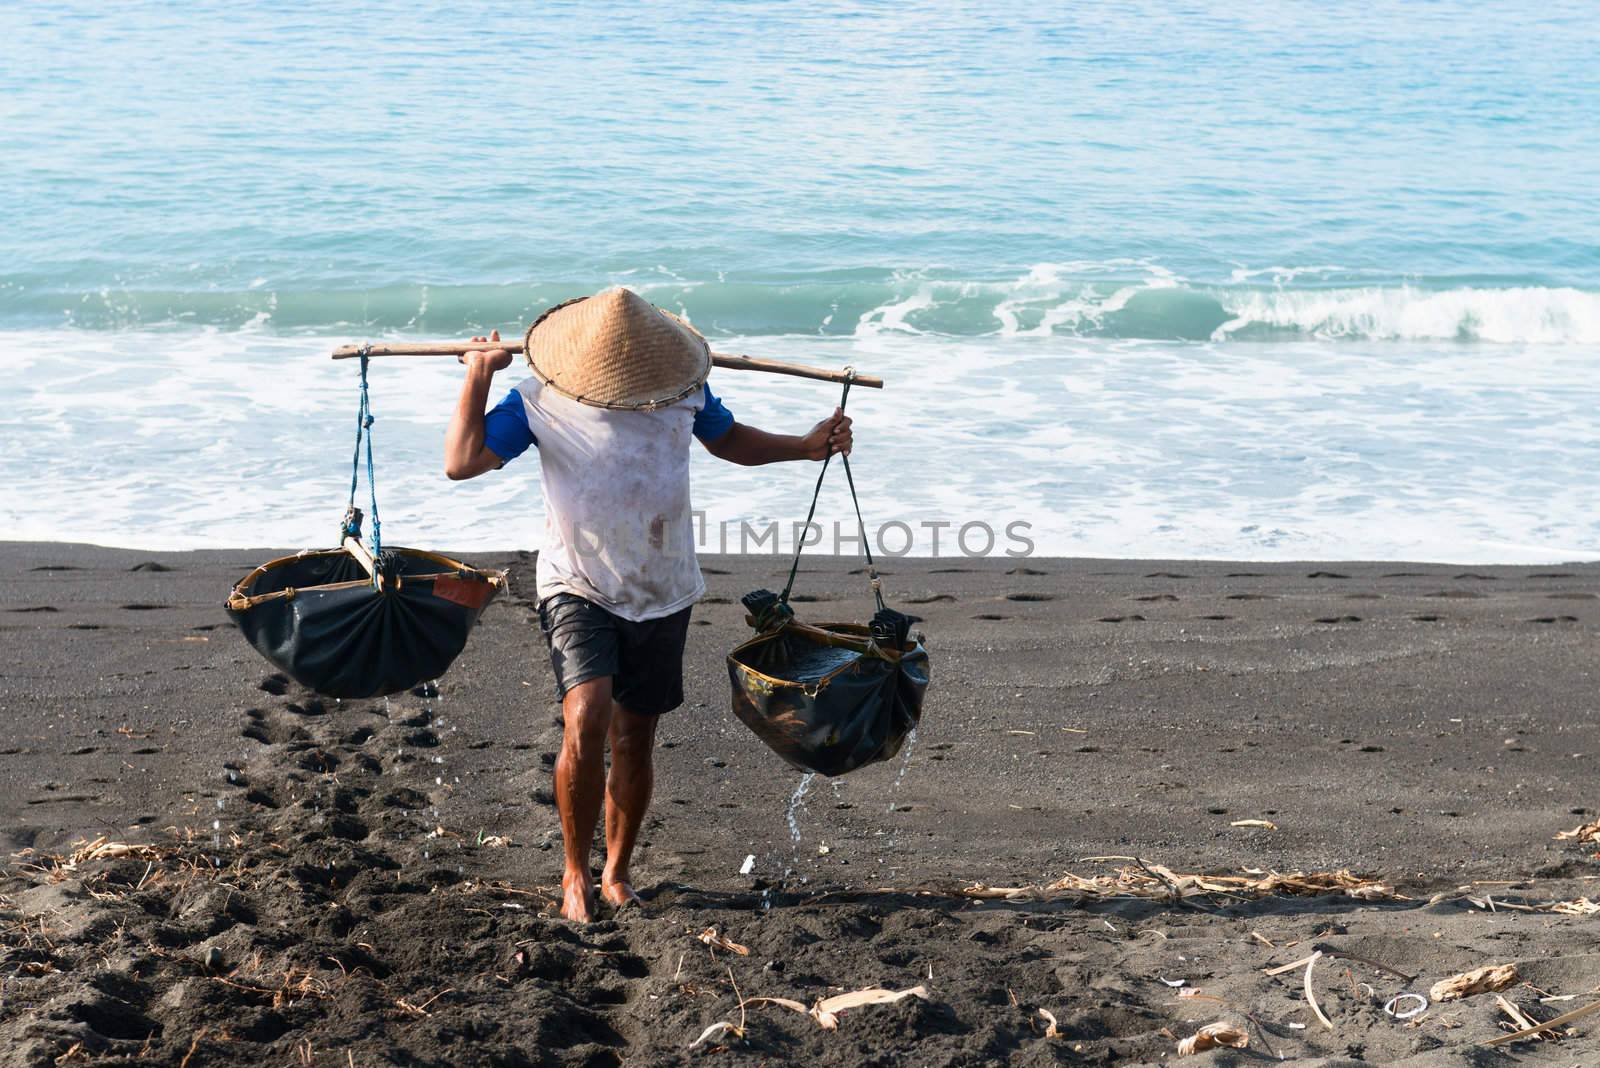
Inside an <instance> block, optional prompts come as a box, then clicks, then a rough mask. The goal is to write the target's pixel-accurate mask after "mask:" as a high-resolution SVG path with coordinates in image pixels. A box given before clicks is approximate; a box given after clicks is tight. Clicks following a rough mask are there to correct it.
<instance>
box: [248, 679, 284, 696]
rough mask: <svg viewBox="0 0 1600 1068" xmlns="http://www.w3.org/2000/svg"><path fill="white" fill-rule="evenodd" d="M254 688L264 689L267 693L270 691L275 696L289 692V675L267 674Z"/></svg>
mask: <svg viewBox="0 0 1600 1068" xmlns="http://www.w3.org/2000/svg"><path fill="white" fill-rule="evenodd" d="M256 688H257V689H260V690H265V691H266V692H267V693H270V694H272V695H273V696H275V697H276V696H279V695H281V694H286V693H288V692H289V677H288V676H287V675H279V674H272V675H268V676H267V677H266V678H264V679H262V680H261V682H260V683H259V684H257V687H256Z"/></svg>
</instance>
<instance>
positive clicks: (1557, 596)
mask: <svg viewBox="0 0 1600 1068" xmlns="http://www.w3.org/2000/svg"><path fill="white" fill-rule="evenodd" d="M1545 596H1546V597H1548V598H1550V600H1552V601H1593V600H1595V599H1596V596H1595V594H1592V593H1547V594H1545Z"/></svg>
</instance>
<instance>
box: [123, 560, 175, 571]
mask: <svg viewBox="0 0 1600 1068" xmlns="http://www.w3.org/2000/svg"><path fill="white" fill-rule="evenodd" d="M128 570H129V571H173V570H176V569H175V568H170V567H168V566H167V565H166V564H158V563H156V562H155V561H154V560H146V561H145V562H144V563H142V564H134V565H133V566H132V567H130V568H128Z"/></svg>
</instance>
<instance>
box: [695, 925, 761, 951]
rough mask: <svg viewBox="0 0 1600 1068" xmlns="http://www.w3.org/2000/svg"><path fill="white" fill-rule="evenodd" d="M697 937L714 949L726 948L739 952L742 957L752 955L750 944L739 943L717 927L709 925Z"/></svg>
mask: <svg viewBox="0 0 1600 1068" xmlns="http://www.w3.org/2000/svg"><path fill="white" fill-rule="evenodd" d="M695 937H696V938H698V939H699V940H700V941H702V942H704V943H705V944H706V945H708V946H710V947H711V948H712V949H713V950H717V949H725V950H727V951H728V952H729V953H737V954H739V956H741V957H748V956H749V955H750V947H749V946H741V945H740V944H739V943H737V942H735V941H734V940H733V939H731V938H729V937H728V936H727V935H725V934H723V933H722V932H721V931H719V930H717V929H716V928H715V927H707V928H706V929H705V930H704V931H701V932H700V933H699V934H697V935H695ZM712 955H713V956H715V955H716V954H715V953H713V954H712Z"/></svg>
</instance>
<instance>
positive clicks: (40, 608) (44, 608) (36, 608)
mask: <svg viewBox="0 0 1600 1068" xmlns="http://www.w3.org/2000/svg"><path fill="white" fill-rule="evenodd" d="M6 611H7V612H59V611H61V609H59V608H57V607H55V606H54V605H48V604H39V605H32V606H30V607H28V608H7V609H6Z"/></svg>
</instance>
